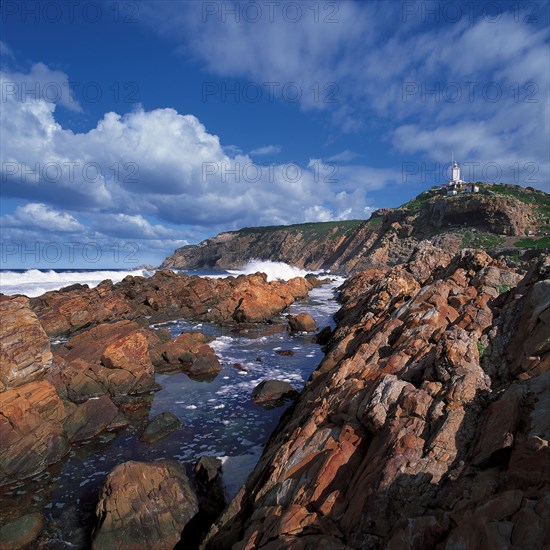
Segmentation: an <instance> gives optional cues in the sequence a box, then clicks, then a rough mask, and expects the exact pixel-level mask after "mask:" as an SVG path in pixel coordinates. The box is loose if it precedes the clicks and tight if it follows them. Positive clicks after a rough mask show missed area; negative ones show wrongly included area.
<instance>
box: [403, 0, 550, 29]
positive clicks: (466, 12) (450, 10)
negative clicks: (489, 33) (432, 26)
mask: <svg viewBox="0 0 550 550" xmlns="http://www.w3.org/2000/svg"><path fill="white" fill-rule="evenodd" d="M541 9H543V8H542V6H541V5H540V4H538V3H536V2H529V1H526V2H522V1H519V0H518V1H517V2H509V1H504V2H494V1H487V2H485V1H483V2H479V1H467V2H459V1H456V0H455V1H449V2H445V1H440V0H426V1H414V0H413V1H407V2H402V3H401V21H402V22H403V23H408V22H415V23H418V22H421V23H458V22H459V21H467V22H468V23H474V22H475V21H485V22H487V23H498V22H499V21H501V20H502V19H503V17H504V16H505V14H507V13H508V14H511V16H512V18H513V21H514V22H515V23H531V24H532V23H538V22H539V20H540V18H541Z"/></svg>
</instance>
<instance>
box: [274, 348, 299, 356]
mask: <svg viewBox="0 0 550 550" xmlns="http://www.w3.org/2000/svg"><path fill="white" fill-rule="evenodd" d="M275 353H276V354H277V355H282V356H283V357H286V356H290V355H294V352H293V351H292V350H291V349H276V350H275Z"/></svg>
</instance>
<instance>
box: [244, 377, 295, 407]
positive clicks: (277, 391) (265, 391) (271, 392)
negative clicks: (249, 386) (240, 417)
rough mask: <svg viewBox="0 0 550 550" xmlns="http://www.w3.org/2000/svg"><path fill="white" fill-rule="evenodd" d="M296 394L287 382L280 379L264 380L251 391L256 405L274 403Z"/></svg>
mask: <svg viewBox="0 0 550 550" xmlns="http://www.w3.org/2000/svg"><path fill="white" fill-rule="evenodd" d="M297 395H298V392H297V391H296V390H295V389H294V388H293V387H292V386H291V385H290V384H289V383H288V382H283V381H281V380H264V381H263V382H260V383H259V384H258V385H257V386H256V387H255V388H254V391H253V392H252V401H254V403H256V404H257V405H274V404H277V403H280V402H282V401H284V400H285V399H290V398H293V397H295V396H297Z"/></svg>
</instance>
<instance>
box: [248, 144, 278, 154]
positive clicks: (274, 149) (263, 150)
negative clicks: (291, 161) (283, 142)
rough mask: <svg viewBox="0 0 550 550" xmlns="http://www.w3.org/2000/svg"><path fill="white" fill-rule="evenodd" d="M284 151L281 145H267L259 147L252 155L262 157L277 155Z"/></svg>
mask: <svg viewBox="0 0 550 550" xmlns="http://www.w3.org/2000/svg"><path fill="white" fill-rule="evenodd" d="M281 151H282V148H281V146H280V145H266V146H264V147H258V148H257V149H253V150H252V151H250V154H251V155H252V156H254V155H256V156H261V155H277V154H278V153H280V152H281Z"/></svg>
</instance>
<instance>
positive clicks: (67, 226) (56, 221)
mask: <svg viewBox="0 0 550 550" xmlns="http://www.w3.org/2000/svg"><path fill="white" fill-rule="evenodd" d="M1 221H2V225H3V226H4V227H13V228H21V227H23V228H26V229H30V230H42V231H48V232H54V233H78V232H80V231H83V230H84V226H83V225H81V224H80V222H79V221H78V220H77V219H76V218H74V217H73V216H71V215H70V214H68V213H67V212H62V211H59V210H56V209H55V208H51V207H49V206H47V205H45V204H41V203H36V202H31V203H27V204H25V205H23V206H18V207H17V208H16V209H15V212H14V214H13V215H6V216H3V217H2V220H1Z"/></svg>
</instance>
